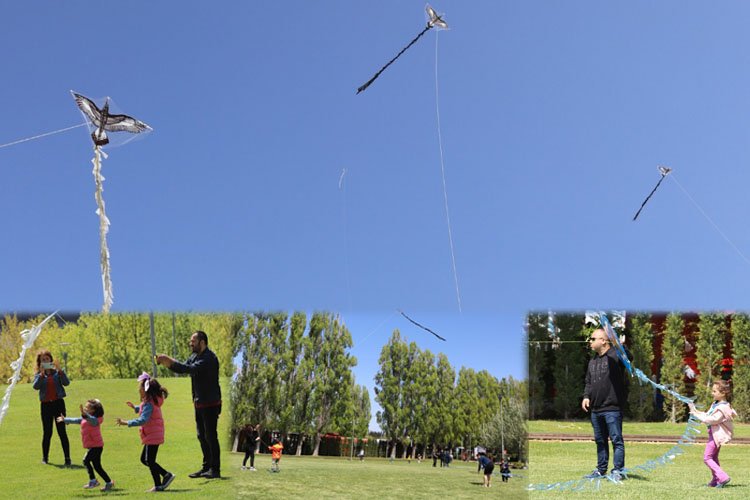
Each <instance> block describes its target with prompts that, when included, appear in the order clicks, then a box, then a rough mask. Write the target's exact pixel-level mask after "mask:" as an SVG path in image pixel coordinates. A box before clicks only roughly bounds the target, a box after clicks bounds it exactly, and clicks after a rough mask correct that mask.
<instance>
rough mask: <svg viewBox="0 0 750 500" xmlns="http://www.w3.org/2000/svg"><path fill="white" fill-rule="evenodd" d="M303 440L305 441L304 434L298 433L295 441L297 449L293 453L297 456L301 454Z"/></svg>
mask: <svg viewBox="0 0 750 500" xmlns="http://www.w3.org/2000/svg"><path fill="white" fill-rule="evenodd" d="M304 442H305V435H304V434H300V435H299V441H297V451H296V452H295V453H294V454H295V455H297V456H298V457H301V456H302V445H303V444H304Z"/></svg>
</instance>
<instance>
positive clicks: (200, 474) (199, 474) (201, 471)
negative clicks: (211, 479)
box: [188, 469, 208, 479]
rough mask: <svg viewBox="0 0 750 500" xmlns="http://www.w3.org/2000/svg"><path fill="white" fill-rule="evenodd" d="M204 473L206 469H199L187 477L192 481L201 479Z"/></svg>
mask: <svg viewBox="0 0 750 500" xmlns="http://www.w3.org/2000/svg"><path fill="white" fill-rule="evenodd" d="M206 472H208V469H201V470H199V471H195V472H193V473H192V474H188V477H190V478H193V479H195V478H197V477H203V474H205V473H206Z"/></svg>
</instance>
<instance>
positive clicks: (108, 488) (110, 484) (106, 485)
mask: <svg viewBox="0 0 750 500" xmlns="http://www.w3.org/2000/svg"><path fill="white" fill-rule="evenodd" d="M114 487H115V482H114V481H110V482H108V483H104V486H103V487H102V491H112V489H113V488H114Z"/></svg>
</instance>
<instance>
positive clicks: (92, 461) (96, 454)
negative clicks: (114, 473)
mask: <svg viewBox="0 0 750 500" xmlns="http://www.w3.org/2000/svg"><path fill="white" fill-rule="evenodd" d="M103 451H104V448H102V447H101V446H100V447H99V448H89V449H88V451H87V452H86V456H85V457H83V465H85V466H86V469H87V470H88V471H89V479H96V476H94V470H96V472H98V473H99V475H100V476H101V478H102V479H103V480H104V482H105V483H111V482H112V480H111V479H110V478H109V474H107V473H106V472H105V471H104V469H103V468H102V452H103Z"/></svg>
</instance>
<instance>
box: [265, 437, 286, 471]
mask: <svg viewBox="0 0 750 500" xmlns="http://www.w3.org/2000/svg"><path fill="white" fill-rule="evenodd" d="M268 449H269V450H271V472H279V461H280V460H281V450H283V449H284V445H283V444H281V442H279V440H278V439H274V440H273V442H272V443H271V446H269V447H268Z"/></svg>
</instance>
